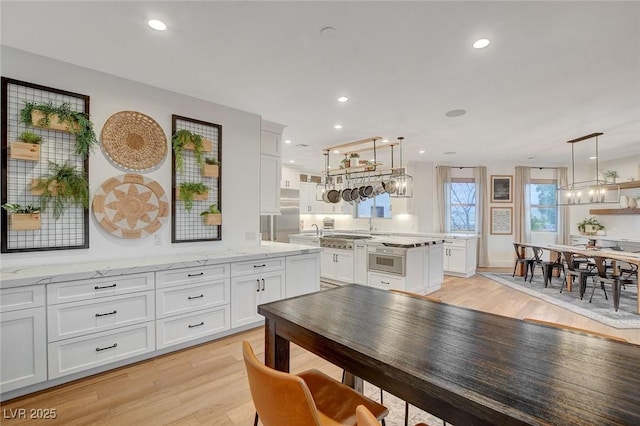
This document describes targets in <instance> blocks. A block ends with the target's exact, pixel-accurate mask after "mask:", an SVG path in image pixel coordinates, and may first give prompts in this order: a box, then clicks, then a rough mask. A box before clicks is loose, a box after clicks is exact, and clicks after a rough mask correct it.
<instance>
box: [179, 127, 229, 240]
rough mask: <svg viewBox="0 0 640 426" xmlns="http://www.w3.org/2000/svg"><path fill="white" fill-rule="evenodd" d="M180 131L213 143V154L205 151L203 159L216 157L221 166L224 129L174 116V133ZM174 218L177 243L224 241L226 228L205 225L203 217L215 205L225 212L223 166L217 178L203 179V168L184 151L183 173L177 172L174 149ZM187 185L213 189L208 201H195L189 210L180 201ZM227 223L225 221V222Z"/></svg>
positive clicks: (192, 154)
mask: <svg viewBox="0 0 640 426" xmlns="http://www.w3.org/2000/svg"><path fill="white" fill-rule="evenodd" d="M178 130H188V131H190V132H191V133H194V134H198V135H200V136H202V137H203V138H204V139H208V140H210V141H211V142H212V149H211V152H204V153H203V158H205V157H213V158H216V159H217V160H218V161H219V162H220V163H221V162H222V161H221V160H222V159H221V154H222V126H221V125H219V124H213V123H208V122H204V121H200V120H195V119H191V118H187V117H180V116H177V115H173V116H172V129H171V134H172V135H173V134H175V133H176V132H177V131H178ZM171 153H172V164H173V169H172V183H173V185H172V186H173V191H172V217H171V241H172V242H174V243H182V242H194V241H215V240H221V239H222V225H214V226H211V225H205V223H204V220H203V218H202V216H201V215H200V214H201V213H202V212H203V211H205V210H208V208H209V206H210V205H211V204H215V205H216V206H218V209H220V211H221V212H222V213H223V218H224V212H223V210H222V205H221V179H222V166H220V173H219V176H218V177H217V178H213V177H204V176H202V173H201V170H200V167H199V166H198V165H197V163H196V161H195V155H194V152H193V151H191V150H184V152H183V155H184V167H183V171H182V172H180V171H177V170H176V167H175V164H176V163H175V152H174V151H173V150H172V151H171ZM183 182H194V183H197V182H202V183H204V184H205V185H207V187H208V188H209V193H208V197H207V200H194V202H193V208H192V209H191V211H187V210H186V209H185V208H184V202H183V201H181V200H178V194H177V191H178V187H179V186H180V184H181V183H183ZM223 222H224V219H223Z"/></svg>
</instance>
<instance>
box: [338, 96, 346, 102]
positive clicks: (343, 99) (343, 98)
mask: <svg viewBox="0 0 640 426" xmlns="http://www.w3.org/2000/svg"><path fill="white" fill-rule="evenodd" d="M348 100H349V98H347V97H346V96H340V97H339V98H338V102H347V101H348Z"/></svg>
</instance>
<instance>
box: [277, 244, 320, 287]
mask: <svg viewBox="0 0 640 426" xmlns="http://www.w3.org/2000/svg"><path fill="white" fill-rule="evenodd" d="M286 270H287V275H286V281H285V283H286V292H285V294H286V297H287V298H289V297H295V296H300V295H302V294H307V293H313V292H315V291H319V290H320V253H312V254H301V255H297V256H287V260H286Z"/></svg>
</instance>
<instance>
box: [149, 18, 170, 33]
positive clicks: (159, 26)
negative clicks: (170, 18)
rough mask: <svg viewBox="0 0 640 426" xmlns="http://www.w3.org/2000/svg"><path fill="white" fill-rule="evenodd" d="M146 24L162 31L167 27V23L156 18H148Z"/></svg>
mask: <svg viewBox="0 0 640 426" xmlns="http://www.w3.org/2000/svg"><path fill="white" fill-rule="evenodd" d="M147 25H149V26H150V27H151V28H153V29H154V30H157V31H164V30H166V29H167V24H165V23H164V22H162V21H160V20H158V19H149V20H148V21H147Z"/></svg>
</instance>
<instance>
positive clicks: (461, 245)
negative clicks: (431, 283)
mask: <svg viewBox="0 0 640 426" xmlns="http://www.w3.org/2000/svg"><path fill="white" fill-rule="evenodd" d="M477 243H478V240H477V239H476V238H470V239H462V238H460V239H454V238H447V239H445V243H444V260H443V267H444V273H445V275H454V276H459V277H465V278H468V277H470V276H472V275H473V274H475V273H476V263H477V260H476V254H477V245H478V244H477Z"/></svg>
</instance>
